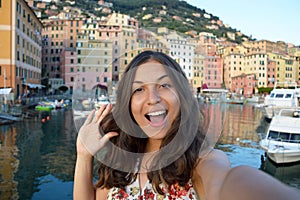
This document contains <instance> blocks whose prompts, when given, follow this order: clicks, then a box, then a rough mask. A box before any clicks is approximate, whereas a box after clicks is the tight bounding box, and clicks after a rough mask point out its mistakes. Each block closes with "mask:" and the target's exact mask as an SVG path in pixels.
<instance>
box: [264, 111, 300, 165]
mask: <svg viewBox="0 0 300 200" xmlns="http://www.w3.org/2000/svg"><path fill="white" fill-rule="evenodd" d="M260 146H261V147H262V149H264V150H265V152H266V155H267V156H268V157H269V158H270V159H271V160H272V161H274V162H275V163H293V162H298V161H300V109H281V110H280V112H279V114H278V115H275V116H274V117H273V119H272V121H271V123H270V126H269V129H268V131H267V134H266V137H265V138H264V139H262V140H261V141H260Z"/></svg>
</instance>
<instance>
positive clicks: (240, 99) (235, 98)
mask: <svg viewBox="0 0 300 200" xmlns="http://www.w3.org/2000/svg"><path fill="white" fill-rule="evenodd" d="M222 102H224V103H228V104H244V103H245V102H246V98H245V97H244V96H243V95H237V94H231V93H228V94H227V95H226V97H225V98H222Z"/></svg>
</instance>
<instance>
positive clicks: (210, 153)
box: [198, 149, 230, 166]
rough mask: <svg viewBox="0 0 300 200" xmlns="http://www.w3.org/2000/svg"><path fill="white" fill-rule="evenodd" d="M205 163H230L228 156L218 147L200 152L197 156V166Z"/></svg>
mask: <svg viewBox="0 0 300 200" xmlns="http://www.w3.org/2000/svg"><path fill="white" fill-rule="evenodd" d="M207 163H223V164H230V162H229V158H228V156H227V155H226V154H225V153H224V152H223V151H221V150H218V149H210V150H207V151H206V152H205V153H202V154H201V156H199V162H198V166H201V165H204V164H207Z"/></svg>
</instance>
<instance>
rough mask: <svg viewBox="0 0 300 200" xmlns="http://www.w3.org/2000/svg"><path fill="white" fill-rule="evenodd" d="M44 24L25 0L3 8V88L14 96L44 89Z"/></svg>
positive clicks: (3, 4) (0, 84)
mask: <svg viewBox="0 0 300 200" xmlns="http://www.w3.org/2000/svg"><path fill="white" fill-rule="evenodd" d="M41 31H42V24H41V22H40V21H39V19H38V18H37V17H36V15H35V13H34V12H33V11H32V10H31V8H30V7H29V6H28V4H27V3H26V1H24V0H15V1H2V2H1V4H0V48H1V51H0V88H12V90H13V92H14V93H15V96H16V97H17V96H19V95H21V94H22V93H26V92H28V91H29V90H30V91H36V90H38V89H39V88H42V86H41V85H40V81H41V67H42V64H41V57H42V46H41V44H42V40H41Z"/></svg>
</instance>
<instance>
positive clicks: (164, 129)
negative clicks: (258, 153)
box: [74, 51, 297, 200]
mask: <svg viewBox="0 0 300 200" xmlns="http://www.w3.org/2000/svg"><path fill="white" fill-rule="evenodd" d="M111 110H112V106H111V105H107V106H103V107H101V108H100V110H99V111H98V112H97V113H96V114H95V112H92V113H91V114H90V115H89V116H88V118H87V120H86V122H85V124H84V125H83V126H82V128H81V129H80V131H79V136H78V139H77V161H76V169H75V177H74V199H213V200H214V199H227V198H228V199H229V198H230V199H234V198H235V197H237V196H238V195H237V194H235V195H233V192H232V191H234V190H235V189H236V187H237V186H239V185H241V184H240V182H241V180H240V179H239V178H236V174H240V173H242V174H243V173H253V177H255V175H259V176H262V177H265V178H264V179H263V180H271V183H272V184H273V185H275V186H274V187H276V186H278V188H280V189H281V191H285V192H289V194H290V196H292V195H293V194H296V193H297V192H296V191H294V190H293V189H291V188H289V187H287V186H285V185H283V184H281V183H280V182H278V181H276V180H274V179H273V178H271V177H269V176H268V175H265V174H264V173H263V175H261V174H260V173H261V172H258V171H257V170H254V169H251V168H248V167H237V168H233V169H231V168H230V163H229V160H228V158H227V156H226V155H225V154H224V153H223V152H221V151H219V150H214V149H213V148H211V147H210V146H211V145H209V141H208V139H206V138H205V133H206V131H205V127H206V126H205V124H206V123H205V120H202V121H201V120H200V119H204V118H203V117H202V116H201V115H199V114H200V113H199V108H198V104H197V102H196V100H195V98H194V97H193V94H192V92H191V88H190V86H189V83H188V80H187V78H186V77H185V74H184V73H183V71H182V70H181V68H180V66H179V65H178V63H176V62H175V61H174V60H173V59H172V58H170V57H169V56H167V55H165V54H163V53H160V52H153V51H145V52H142V53H141V54H139V55H138V56H137V57H135V58H134V59H133V60H132V62H131V63H130V64H129V65H128V67H127V68H126V70H125V72H124V75H123V77H122V79H121V81H120V82H119V87H118V92H117V101H116V105H115V107H114V109H113V110H112V111H111ZM99 124H100V129H99V128H98V127H99ZM93 156H95V157H96V158H97V160H98V161H100V163H99V170H98V176H99V178H98V182H97V184H96V186H95V187H94V185H93ZM253 171H254V172H253ZM248 179H249V181H243V183H244V182H245V183H247V184H250V185H251V183H252V182H251V181H254V180H251V179H250V178H248ZM254 182H256V180H255V181H254ZM252 187H254V186H252ZM251 193H252V192H249V195H247V197H249V198H250V199H251ZM244 194H247V191H246V189H245V193H244ZM232 195H233V197H232ZM277 196H278V195H277ZM221 197H222V198H221ZM264 197H265V196H264ZM275 197H276V196H275ZM272 198H273V196H272ZM239 199H241V198H239ZM252 199H253V198H252ZM263 199H266V198H263Z"/></svg>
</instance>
